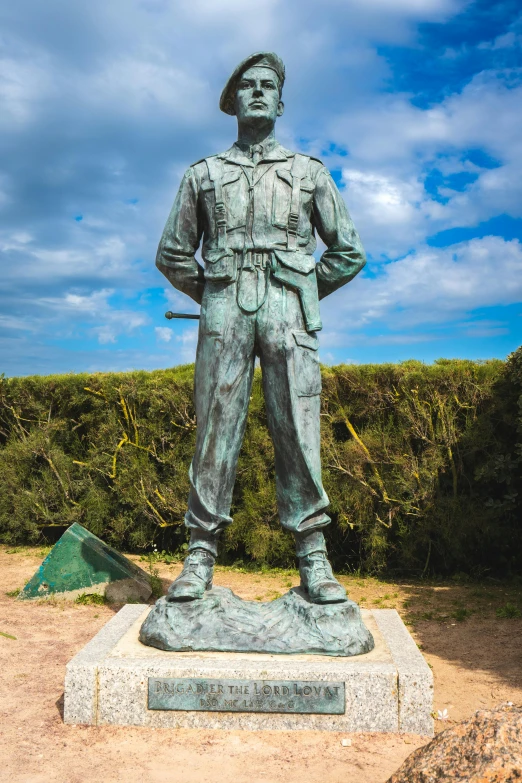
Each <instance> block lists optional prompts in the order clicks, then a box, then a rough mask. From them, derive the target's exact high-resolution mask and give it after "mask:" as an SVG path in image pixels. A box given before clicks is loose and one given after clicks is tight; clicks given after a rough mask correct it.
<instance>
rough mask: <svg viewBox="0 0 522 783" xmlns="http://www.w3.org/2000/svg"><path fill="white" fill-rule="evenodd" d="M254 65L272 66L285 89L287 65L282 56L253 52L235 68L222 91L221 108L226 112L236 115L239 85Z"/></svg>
mask: <svg viewBox="0 0 522 783" xmlns="http://www.w3.org/2000/svg"><path fill="white" fill-rule="evenodd" d="M254 65H257V66H258V67H263V68H271V69H272V70H273V71H275V72H276V74H277V77H278V79H279V89H280V90H282V89H283V84H284V81H285V66H284V65H283V61H282V60H281V58H280V57H278V56H277V54H274V52H256V53H255V54H251V55H250V57H247V58H246V59H245V60H243V62H240V63H239V65H238V66H237V68H235V70H234V73H233V74H232V76H230V78H229V79H228V81H227V83H226V84H225V87H224V89H223V92H222V93H221V98H220V99H219V108H220V109H221V111H224V112H225V114H231V115H232V116H234V114H235V113H236V111H235V109H234V98H235V94H236V88H237V85H238V83H239V80H240V79H241V77H242V76H243V74H244V73H245V71H248V69H249V68H252V66H254Z"/></svg>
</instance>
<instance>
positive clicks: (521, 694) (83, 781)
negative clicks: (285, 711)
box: [0, 547, 522, 783]
mask: <svg viewBox="0 0 522 783" xmlns="http://www.w3.org/2000/svg"><path fill="white" fill-rule="evenodd" d="M9 552H10V553H9ZM42 554H43V553H42V552H39V551H38V550H29V549H22V550H9V549H8V548H6V547H0V632H1V633H2V634H8V635H10V636H14V637H16V638H15V639H11V638H8V637H7V636H5V635H1V636H0V662H1V665H2V677H1V682H0V753H1V757H0V761H1V767H0V780H2V781H3V780H5V781H10V783H99V781H103V782H104V783H167V781H168V783H177V782H178V781H180V782H181V781H183V783H207V781H208V782H209V783H210V781H212V783H216V782H220V781H223V780H225V781H226V780H229V779H230V780H233V781H234V783H246V782H247V781H248V783H258V781H265V780H266V781H270V783H282V782H283V781H285V783H294V781H295V783H303V780H306V783H316V782H317V783H319V781H320V782H321V783H341V781H342V782H343V783H346V781H350V783H384V781H386V779H387V778H388V777H389V775H391V774H392V772H394V771H395V770H396V769H397V767H398V766H399V765H400V764H401V763H402V761H403V760H404V758H405V757H406V756H408V755H409V754H410V753H411V751H412V750H413V749H414V748H415V747H417V746H418V745H421V744H424V742H426V739H425V738H424V739H423V738H419V737H409V736H406V737H404V736H398V735H382V734H381V735H369V734H353V735H350V737H349V738H350V739H351V740H352V744H351V746H349V747H343V746H342V745H341V740H342V739H343V738H347V737H348V736H349V735H347V734H338V733H330V732H312V731H310V732H305V731H300V732H247V731H201V730H193V729H190V730H189V729H178V730H172V729H143V728H123V727H121V728H120V727H90V726H88V727H86V726H65V725H64V724H63V722H62V703H63V678H64V669H65V664H66V663H67V661H68V660H70V658H72V656H73V655H74V654H75V653H76V652H77V651H78V650H79V649H80V648H81V647H82V646H83V645H84V644H85V643H86V642H87V641H89V640H90V639H91V638H92V636H93V635H94V634H95V633H96V632H97V631H98V630H99V629H100V628H101V627H102V626H103V625H104V623H105V622H106V621H107V620H108V619H109V618H110V617H111V616H112V615H113V613H114V611H115V610H116V609H117V607H109V606H79V605H74V604H73V605H71V604H67V603H65V602H62V601H60V602H56V603H54V604H53V603H50V602H42V603H40V602H30V603H29V602H27V603H22V602H17V601H16V600H15V598H14V597H13V596H8V595H7V593H10V592H11V593H12V592H13V591H15V590H16V589H17V588H20V587H22V586H23V584H24V583H25V582H26V581H27V579H29V577H30V576H32V574H33V572H34V571H35V569H36V567H37V566H38V565H39V563H40V562H41V559H42ZM133 559H136V560H138V558H133ZM141 565H144V564H143V563H141ZM157 567H158V568H159V572H160V576H161V577H162V578H163V579H164V584H165V585H167V584H168V582H170V581H171V580H172V578H173V577H174V576H175V575H176V573H177V572H178V571H179V568H180V567H179V566H178V565H170V566H168V565H165V564H161V563H159V564H158V565H157ZM343 581H344V583H345V584H346V586H347V588H348V590H349V593H350V596H351V597H352V598H353V599H354V600H357V601H361V602H362V604H363V605H364V606H369V607H371V606H381V607H396V608H397V609H398V610H399V612H400V613H401V616H402V617H403V619H404V620H405V621H406V622H408V623H410V630H412V633H413V635H414V637H415V639H416V641H417V642H418V644H419V645H420V646H421V648H422V650H423V652H424V655H425V656H426V659H427V660H428V662H429V663H430V665H431V666H432V667H433V672H434V676H435V709H436V710H441V712H442V711H443V710H444V709H446V710H447V711H448V717H449V720H450V721H451V720H461V719H462V718H464V717H466V716H468V715H470V714H471V713H472V712H473V711H474V710H476V709H479V708H481V707H485V706H488V707H489V706H494V705H497V704H498V703H500V702H502V701H512V702H514V703H516V704H521V703H522V677H521V674H522V620H520V619H499V618H497V616H496V610H497V609H499V608H504V609H505V606H506V604H508V605H511V606H514V607H516V606H517V605H518V606H522V595H521V590H520V588H519V587H517V586H513V587H506V586H504V585H497V584H494V583H486V584H485V585H470V584H445V585H418V584H417V585H413V584H400V583H389V582H379V581H377V580H374V579H352V578H345V579H343ZM297 582H298V577H297V574H296V573H295V572H292V571H285V572H276V573H270V574H261V573H259V574H252V573H242V572H241V571H240V570H234V569H219V570H218V573H217V577H216V583H217V584H220V585H226V586H228V587H231V588H232V589H233V590H234V592H236V593H237V594H238V595H240V596H242V597H244V598H248V599H254V600H255V599H257V600H268V599H269V598H275V597H276V596H277V595H278V594H280V593H283V592H285V591H286V590H288V588H289V587H290V586H291V585H293V584H297ZM509 612H510V610H508V613H509ZM447 725H448V722H447V721H437V730H441V729H443V728H445V727H446V726H447Z"/></svg>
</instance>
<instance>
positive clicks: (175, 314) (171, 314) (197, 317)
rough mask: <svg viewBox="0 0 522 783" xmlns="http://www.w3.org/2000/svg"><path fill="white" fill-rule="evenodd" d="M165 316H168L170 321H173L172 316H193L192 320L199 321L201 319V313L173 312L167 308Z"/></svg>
mask: <svg viewBox="0 0 522 783" xmlns="http://www.w3.org/2000/svg"><path fill="white" fill-rule="evenodd" d="M165 318H168V319H169V321H171V320H172V318H191V319H192V320H194V321H197V320H199V315H193V314H192V313H173V312H171V311H170V310H167V312H166V313H165Z"/></svg>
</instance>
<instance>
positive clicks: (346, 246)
mask: <svg viewBox="0 0 522 783" xmlns="http://www.w3.org/2000/svg"><path fill="white" fill-rule="evenodd" d="M312 219H313V223H314V225H315V228H316V230H317V233H318V234H319V236H320V237H321V239H322V240H323V242H324V243H325V245H326V250H325V252H324V253H323V255H322V256H321V260H320V261H319V263H318V264H317V266H316V272H317V287H318V290H319V299H323V298H324V297H325V296H328V294H331V293H332V292H333V291H335V290H336V289H337V288H340V287H341V286H342V285H344V284H345V283H348V282H349V281H350V280H351V279H352V278H353V277H355V275H356V274H357V273H358V272H360V271H361V269H362V268H363V266H364V265H365V263H366V254H365V252H364V248H363V246H362V243H361V240H360V238H359V234H358V233H357V231H356V229H355V226H354V224H353V222H352V219H351V217H350V215H349V214H348V210H347V209H346V204H345V203H344V200H343V198H342V196H341V194H340V193H339V191H338V189H337V187H336V184H335V182H334V181H333V179H332V177H331V175H330V172H329V171H328V170H327V169H326V168H325V167H324V166H321V170H320V172H319V174H318V177H317V181H316V186H315V193H314V208H313V217H312Z"/></svg>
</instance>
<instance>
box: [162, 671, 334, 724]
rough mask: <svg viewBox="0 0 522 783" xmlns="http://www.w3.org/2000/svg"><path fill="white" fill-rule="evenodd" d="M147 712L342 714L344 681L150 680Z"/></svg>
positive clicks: (170, 678) (184, 678) (172, 678)
mask: <svg viewBox="0 0 522 783" xmlns="http://www.w3.org/2000/svg"><path fill="white" fill-rule="evenodd" d="M148 707H149V710H185V711H186V710H202V711H205V712H283V713H307V714H312V713H317V714H321V715H343V714H344V712H345V695H344V682H318V681H310V682H308V681H306V682H304V681H302V680H221V679H217V680H216V679H207V680H204V679H193V678H191V677H179V678H178V677H149V702H148Z"/></svg>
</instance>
